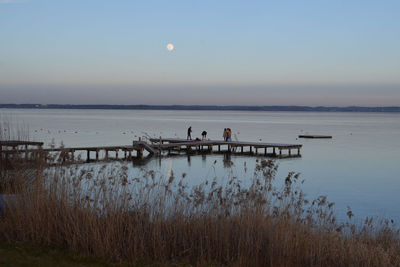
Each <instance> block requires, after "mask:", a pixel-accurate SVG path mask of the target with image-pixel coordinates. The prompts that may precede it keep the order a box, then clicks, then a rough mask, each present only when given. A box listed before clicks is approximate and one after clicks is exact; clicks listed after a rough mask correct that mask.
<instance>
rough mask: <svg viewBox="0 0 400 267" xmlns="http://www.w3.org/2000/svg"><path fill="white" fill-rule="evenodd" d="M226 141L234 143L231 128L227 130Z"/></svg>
mask: <svg viewBox="0 0 400 267" xmlns="http://www.w3.org/2000/svg"><path fill="white" fill-rule="evenodd" d="M226 141H228V142H230V141H232V131H231V129H230V128H227V129H226Z"/></svg>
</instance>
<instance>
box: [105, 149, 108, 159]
mask: <svg viewBox="0 0 400 267" xmlns="http://www.w3.org/2000/svg"><path fill="white" fill-rule="evenodd" d="M105 152H106V155H105V159H106V160H108V150H107V149H106V151H105Z"/></svg>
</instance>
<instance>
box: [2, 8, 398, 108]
mask: <svg viewBox="0 0 400 267" xmlns="http://www.w3.org/2000/svg"><path fill="white" fill-rule="evenodd" d="M399 14H400V1H366V0H363V1H350V0H347V1H333V0H332V1H328V0H327V1H321V0H318V1H232V0H231V1H215V0H213V1H190V0H182V1H173V0H170V1H109V0H108V1H104V0H96V1H94V0H85V1H83V0H68V1H55V0H46V1H44V0H14V1H13V0H0V103H33V102H34V103H71V104H75V103H77V104H98V103H102V104H219V105H231V104H235V105H296V104H298V105H313V106H314V105H338V106H346V105H367V106H377V105H382V106H387V105H400V49H399V48H400V16H399ZM168 43H173V44H174V45H175V50H174V51H172V52H168V51H167V49H166V45H167V44H168Z"/></svg>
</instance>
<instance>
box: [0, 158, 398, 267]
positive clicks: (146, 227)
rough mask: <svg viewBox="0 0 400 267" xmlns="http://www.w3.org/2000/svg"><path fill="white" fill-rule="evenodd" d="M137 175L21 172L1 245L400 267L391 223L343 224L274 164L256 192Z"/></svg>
mask: <svg viewBox="0 0 400 267" xmlns="http://www.w3.org/2000/svg"><path fill="white" fill-rule="evenodd" d="M127 170H128V168H127V167H126V166H125V165H123V164H122V165H119V164H117V165H105V166H103V167H101V168H99V169H88V168H80V167H78V166H74V167H68V168H64V167H58V168H52V169H45V168H41V167H40V166H37V169H36V171H35V172H32V171H31V170H29V172H28V170H24V168H18V171H16V172H14V173H13V175H14V176H15V177H14V178H16V180H20V181H23V180H26V178H27V176H30V178H29V179H30V180H31V181H32V182H31V184H30V186H29V189H28V190H25V193H24V194H23V197H17V198H14V199H13V200H12V201H11V200H10V201H9V205H8V210H7V211H6V213H5V214H4V215H3V216H2V217H1V218H0V240H1V241H2V242H7V243H10V244H16V243H19V242H24V243H29V244H34V245H38V246H51V247H55V248H58V249H60V250H63V251H69V252H72V253H78V254H79V255H85V256H90V257H96V258H98V259H101V260H105V261H107V262H110V263H118V262H131V263H137V262H142V263H144V264H157V265H158V264H159V265H171V264H172V265H174V264H175V265H184V264H187V265H196V266H204V265H211V266H221V265H222V266H400V242H399V232H398V230H397V228H396V227H395V226H394V225H392V223H391V222H389V221H383V222H381V223H379V222H374V221H373V219H371V218H367V219H366V220H365V222H364V223H363V224H357V225H356V224H354V223H352V220H350V219H349V221H348V222H338V221H337V219H336V217H335V214H334V212H333V203H330V202H329V201H328V200H327V198H326V197H324V196H321V197H319V198H317V199H314V200H307V199H306V198H305V197H304V194H303V193H302V191H301V184H302V181H301V180H300V177H299V175H298V174H295V173H289V174H288V176H287V177H284V178H283V179H284V183H283V185H282V186H279V187H277V186H276V184H277V183H276V182H275V180H276V177H275V175H276V172H277V166H276V165H275V163H274V162H273V161H261V162H258V164H257V167H256V169H255V170H254V175H253V177H252V182H251V184H250V185H248V186H244V184H243V183H242V182H241V181H240V180H239V179H238V178H237V177H231V178H230V180H229V181H226V182H225V183H219V182H218V181H217V180H211V181H206V182H204V183H203V184H200V185H199V186H196V187H188V186H187V185H186V183H185V176H184V175H183V176H182V177H174V174H173V173H172V174H171V176H169V177H163V176H160V175H157V174H156V173H155V172H152V171H150V172H145V173H143V175H142V176H140V177H129V175H128V173H127ZM278 184H279V183H278ZM24 187H26V185H24ZM4 188H6V187H4ZM10 190H11V189H10ZM12 190H15V183H14V184H13V189H12ZM348 216H349V218H351V217H352V212H351V211H350V210H349V212H348Z"/></svg>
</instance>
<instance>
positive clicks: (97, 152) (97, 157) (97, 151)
mask: <svg viewBox="0 0 400 267" xmlns="http://www.w3.org/2000/svg"><path fill="white" fill-rule="evenodd" d="M96 160H99V150H98V149H96Z"/></svg>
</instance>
